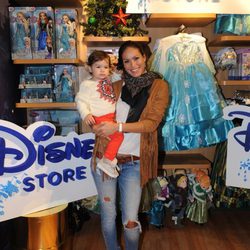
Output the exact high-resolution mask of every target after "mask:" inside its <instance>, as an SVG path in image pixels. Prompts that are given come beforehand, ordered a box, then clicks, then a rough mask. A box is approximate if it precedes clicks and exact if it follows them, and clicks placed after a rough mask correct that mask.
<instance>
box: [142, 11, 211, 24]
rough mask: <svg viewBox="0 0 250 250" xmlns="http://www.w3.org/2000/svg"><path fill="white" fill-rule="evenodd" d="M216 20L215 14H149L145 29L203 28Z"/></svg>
mask: <svg viewBox="0 0 250 250" xmlns="http://www.w3.org/2000/svg"><path fill="white" fill-rule="evenodd" d="M215 19H216V14H186V13H185V14H184V13H179V14H178V13H176V14H151V15H150V16H149V18H148V20H147V22H146V26H147V27H178V26H180V25H182V24H184V25H185V26H186V27H203V26H206V25H208V24H210V23H212V22H213V21H215Z"/></svg>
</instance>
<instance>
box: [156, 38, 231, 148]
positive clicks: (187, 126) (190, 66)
mask: <svg viewBox="0 0 250 250" xmlns="http://www.w3.org/2000/svg"><path fill="white" fill-rule="evenodd" d="M205 41H206V39H205V38H204V37H202V36H200V35H189V34H183V33H181V34H178V35H173V36H169V37H166V38H164V39H162V40H160V42H159V46H158V48H157V49H156V51H155V52H154V54H153V56H154V58H153V61H152V65H151V70H153V71H156V72H159V73H161V74H162V75H163V77H164V79H165V80H166V81H167V82H168V83H169V87H170V100H171V103H170V106H169V107H168V109H167V110H166V115H165V118H164V119H163V123H162V126H161V131H160V133H159V134H160V137H159V144H160V149H161V150H165V151H173V150H187V149H193V148H200V147H207V146H210V145H213V144H215V143H218V142H221V141H224V140H226V139H227V133H228V131H229V130H230V129H231V128H232V127H233V124H232V122H231V121H227V120H224V119H223V118H222V116H223V111H222V110H223V107H224V106H225V101H224V99H223V97H222V95H221V93H220V90H219V88H218V84H217V82H216V79H215V77H214V74H215V69H214V65H213V62H212V60H211V58H210V56H209V53H208V51H207V49H206V45H205Z"/></svg>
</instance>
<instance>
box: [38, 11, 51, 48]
mask: <svg viewBox="0 0 250 250" xmlns="http://www.w3.org/2000/svg"><path fill="white" fill-rule="evenodd" d="M48 22H49V21H48V16H47V14H46V13H45V12H43V11H42V12H40V13H39V18H38V21H37V23H38V27H39V28H38V35H37V40H38V49H37V50H45V49H46V45H47V43H46V41H47V37H48V33H47V25H48Z"/></svg>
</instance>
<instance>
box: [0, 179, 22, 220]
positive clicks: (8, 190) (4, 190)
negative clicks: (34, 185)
mask: <svg viewBox="0 0 250 250" xmlns="http://www.w3.org/2000/svg"><path fill="white" fill-rule="evenodd" d="M20 184H21V181H20V180H18V178H17V177H16V176H14V177H13V178H12V180H11V181H10V180H8V181H7V184H5V185H3V184H0V216H3V215H4V206H3V203H4V200H6V199H8V198H10V197H12V195H13V194H14V193H18V192H19V186H20Z"/></svg>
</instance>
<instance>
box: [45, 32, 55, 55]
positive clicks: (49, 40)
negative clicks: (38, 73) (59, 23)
mask: <svg viewBox="0 0 250 250" xmlns="http://www.w3.org/2000/svg"><path fill="white" fill-rule="evenodd" d="M46 47H47V51H48V54H47V55H46V57H45V59H50V58H52V51H53V43H52V38H51V36H47V38H46Z"/></svg>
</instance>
